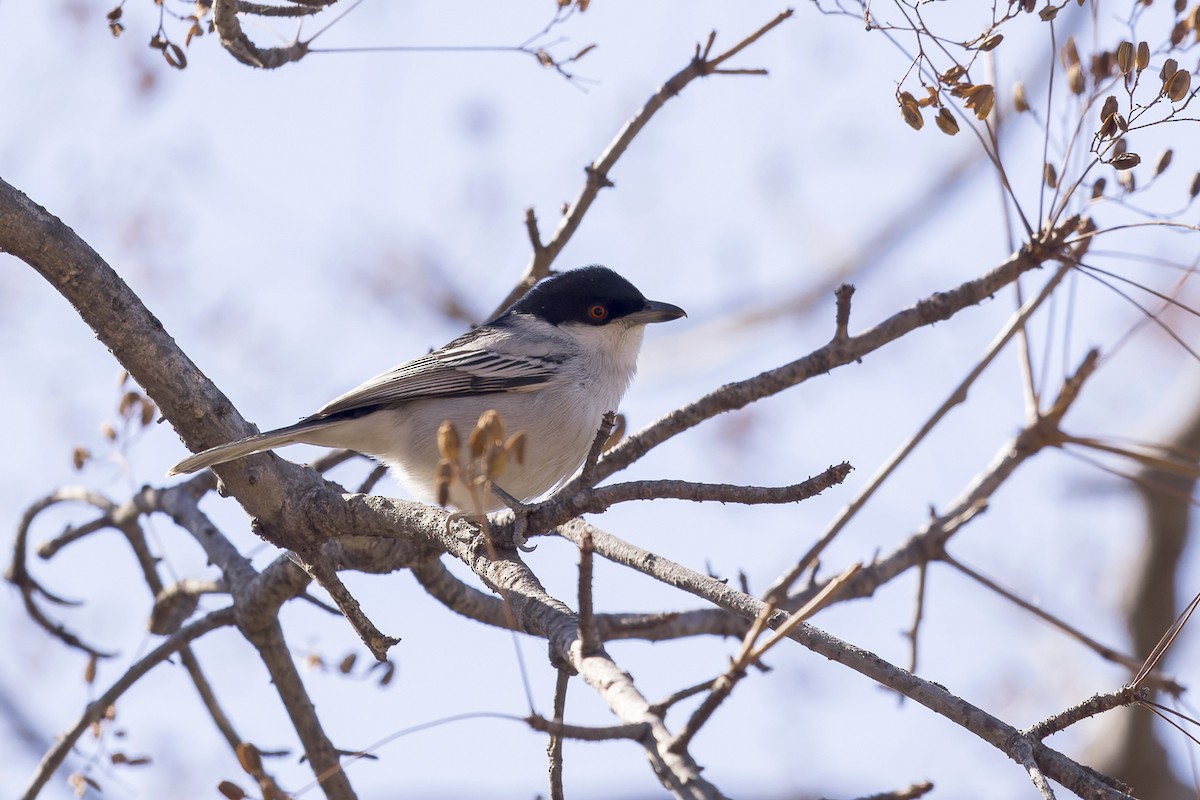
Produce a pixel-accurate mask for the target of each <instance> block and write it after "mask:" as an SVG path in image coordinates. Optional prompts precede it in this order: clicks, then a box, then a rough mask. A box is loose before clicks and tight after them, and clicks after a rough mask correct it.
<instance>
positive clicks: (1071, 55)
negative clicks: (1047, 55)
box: [1059, 36, 1079, 67]
mask: <svg viewBox="0 0 1200 800" xmlns="http://www.w3.org/2000/svg"><path fill="white" fill-rule="evenodd" d="M1059 57H1060V58H1061V59H1062V65H1063V66H1064V67H1070V66H1071V65H1072V64H1078V63H1079V48H1077V47H1076V46H1075V37H1074V36H1068V37H1067V43H1066V44H1064V45H1063V46H1062V50H1060V51H1059Z"/></svg>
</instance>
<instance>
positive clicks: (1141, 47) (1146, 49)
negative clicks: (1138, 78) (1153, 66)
mask: <svg viewBox="0 0 1200 800" xmlns="http://www.w3.org/2000/svg"><path fill="white" fill-rule="evenodd" d="M1134 66H1135V67H1137V71H1138V72H1141V71H1142V70H1144V69H1145V68H1146V67H1148V66H1150V45H1149V44H1147V43H1146V42H1138V46H1137V57H1136V58H1135V59H1134Z"/></svg>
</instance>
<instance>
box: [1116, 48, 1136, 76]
mask: <svg viewBox="0 0 1200 800" xmlns="http://www.w3.org/2000/svg"><path fill="white" fill-rule="evenodd" d="M1117 69H1119V70H1120V71H1121V74H1122V75H1128V74H1129V73H1130V72H1133V42H1121V44H1120V45H1118V47H1117Z"/></svg>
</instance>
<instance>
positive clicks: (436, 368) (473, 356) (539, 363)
mask: <svg viewBox="0 0 1200 800" xmlns="http://www.w3.org/2000/svg"><path fill="white" fill-rule="evenodd" d="M538 350H540V352H530V351H528V349H527V348H521V347H515V346H513V344H512V343H511V341H510V340H508V339H506V338H505V337H495V336H487V335H478V334H477V332H474V331H473V332H472V333H468V334H466V335H464V336H462V337H460V338H458V339H456V340H454V341H453V342H451V343H450V344H448V345H446V346H445V347H443V348H441V349H439V350H435V351H433V352H432V353H428V354H426V355H423V356H421V357H420V358H415V359H413V360H412V361H409V362H407V363H405V364H401V365H400V366H398V367H395V368H393V369H390V370H388V371H387V372H384V373H382V374H380V375H376V376H375V377H374V378H371V379H370V380H368V381H367V382H366V383H364V384H362V385H361V386H358V387H356V388H354V389H351V390H350V391H349V392H347V393H346V394H344V395H342V396H341V397H338V398H336V399H334V400H332V401H331V402H329V403H328V404H326V405H325V406H324V407H323V408H322V409H321V410H320V411H318V412H317V413H316V414H314V415H313V416H312V417H310V419H321V418H324V417H328V416H331V415H334V414H341V413H345V412H353V411H357V410H360V409H368V408H376V407H379V406H385V405H390V404H392V403H401V402H404V401H406V400H417V399H428V398H437V397H454V396H461V395H469V394H490V393H494V392H532V391H537V390H539V389H545V388H547V387H548V386H551V385H554V384H556V383H559V382H560V381H561V380H563V378H562V376H561V374H560V372H559V370H557V366H558V365H559V364H560V363H561V362H562V357H561V355H558V354H555V353H553V352H549V350H548V349H542V348H538Z"/></svg>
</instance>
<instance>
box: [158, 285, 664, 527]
mask: <svg viewBox="0 0 1200 800" xmlns="http://www.w3.org/2000/svg"><path fill="white" fill-rule="evenodd" d="M683 316H686V314H685V313H684V311H683V309H681V308H679V307H678V306H673V305H671V304H670V303H660V302H657V301H654V300H647V299H646V298H645V297H644V296H643V295H642V293H641V292H639V291H638V290H637V288H636V287H634V285H633V284H631V283H630V282H629V281H627V280H625V279H624V278H622V277H621V276H620V275H618V274H617V273H615V272H613V271H612V270H610V269H607V268H605V267H600V266H590V267H583V268H580V269H575V270H571V271H569V272H564V273H562V274H559V275H555V276H553V277H550V278H547V279H546V280H544V281H542V282H541V283H538V284H537V285H536V286H534V287H533V288H532V289H530V290H529V291H528V292H527V293H526V294H525V295H524V296H523V297H521V299H520V300H518V301H517V302H516V303H514V304H513V305H512V306H511V307H510V308H509V309H508V310H507V311H505V312H504V313H503V314H501V315H500V316H499V317H497V318H496V319H494V320H492V321H491V322H488V323H486V324H484V325H480V326H479V327H478V328H475V329H474V330H472V331H470V332H468V333H465V334H463V335H462V336H460V337H458V338H457V339H455V340H454V341H452V342H450V343H449V344H447V345H445V346H444V347H441V348H439V349H437V350H434V351H433V352H431V353H428V354H427V355H423V356H421V357H419V358H415V359H413V360H412V361H409V362H407V363H405V364H401V365H400V366H398V367H395V368H394V369H391V370H389V371H387V372H385V373H383V374H381V375H377V376H375V377H374V378H371V379H370V380H369V381H367V382H366V383H364V384H362V385H361V386H359V387H358V388H356V389H352V390H350V391H349V392H347V393H346V394H344V395H342V396H341V397H339V398H337V399H336V400H333V401H332V402H330V403H329V404H327V405H326V406H325V407H324V408H322V409H321V410H320V411H318V412H317V413H315V414H313V415H312V416H309V417H305V418H304V419H302V420H300V421H299V422H297V423H296V424H295V425H289V426H287V427H286V428H279V429H278V430H273V431H268V432H266V433H258V434H255V435H253V436H247V437H246V438H245V439H240V440H238V441H236V442H230V443H228V444H223V445H218V446H217V447H213V448H211V449H209V450H205V451H204V452H202V453H197V454H196V455H193V456H190V457H189V458H185V459H184V460H183V461H180V462H179V463H178V464H176V465H175V466H174V467H172V468H171V470H170V472H168V473H167V474H168V475H178V474H181V473H189V472H195V471H197V470H200V469H204V468H205V467H211V466H212V465H214V464H222V463H224V462H226V461H232V460H234V459H237V458H242V457H244V456H248V455H253V454H255V453H261V452H263V451H265V450H273V449H274V448H276V447H282V446H283V445H286V444H295V443H305V444H315V445H321V446H324V447H338V448H347V449H350V450H356V451H358V452H360V453H365V454H367V455H371V456H374V457H375V458H377V459H379V460H380V461H382V462H383V463H384V464H386V465H388V466H389V467H391V469H392V471H393V473H394V474H395V476H396V478H397V479H398V480H399V481H400V482H401V483H402V484H403V485H405V486H406V487H407V488H408V489H409V490H410V491H412V492H413V493H414V494H416V495H417V496H418V497H419V498H420V499H422V500H426V501H433V500H434V499H435V498H436V497H437V481H436V478H435V472H436V470H437V465H438V461H439V458H440V454H439V450H438V444H437V431H438V428H439V426H441V424H442V422H443V421H446V420H449V421H450V422H452V423H453V424H454V426H455V427H456V428H457V430H458V431H460V432H464V433H469V432H470V431H471V430H472V429H473V428H474V427H475V425H476V422H477V420H478V419H479V417H480V415H481V414H483V412H485V411H487V410H489V409H495V410H496V411H498V412H499V413H500V415H501V417H502V418H503V420H504V424H505V426H506V428H507V429H508V430H509V431H514V432H515V431H524V433H525V436H526V443H525V455H524V459H523V463H514V462H513V461H512V460H510V461H509V463H508V464H507V465H506V466H505V468H504V471H503V473H502V474H501V475H500V476H499V477H498V478H497V480H496V484H497V485H498V486H499V487H500V488H501V489H503V490H504V491H505V492H507V493H508V494H510V495H512V496H514V497H515V498H517V499H518V500H529V499H531V498H534V497H538V496H539V495H542V494H544V493H546V492H547V491H549V490H550V489H552V488H554V487H555V486H558V485H559V484H561V483H562V482H563V481H565V480H566V479H567V478H569V477H570V476H571V475H573V474H574V473H575V471H576V470H577V469H579V467H580V465H581V464H582V463H583V459H584V458H585V457H586V455H587V452H588V449H589V447H590V446H591V443H592V441H593V440H594V439H595V436H596V431H597V430H598V429H599V427H600V424H601V420H602V418H603V416H604V414H605V413H607V412H609V411H616V410H617V405H618V404H619V403H620V401H621V397H622V396H623V395H624V394H625V390H626V389H628V388H629V383H630V381H632V380H633V375H634V372H635V371H636V370H637V356H638V351H639V350H640V349H641V346H642V334H643V332H644V331H645V326H646V325H647V324H648V323H651V322H668V321H670V320H673V319H678V318H680V317H683ZM482 501H483V509H482V510H484V511H492V510H496V509H498V508H501V507H503V502H502V501H501V500H500V499H499V498H498V497H495V496H493V495H491V494H490V493H489V494H488V496H487V497H485V498H482ZM449 502H450V504H451V505H453V506H456V507H458V508H461V509H464V510H468V511H475V510H477V509H476V508H475V507H473V506H472V502H471V500H470V495H469V494H467V493H466V490H465V489H464V487H462V486H461V485H456V486H452V487H451V489H450V494H449Z"/></svg>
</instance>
